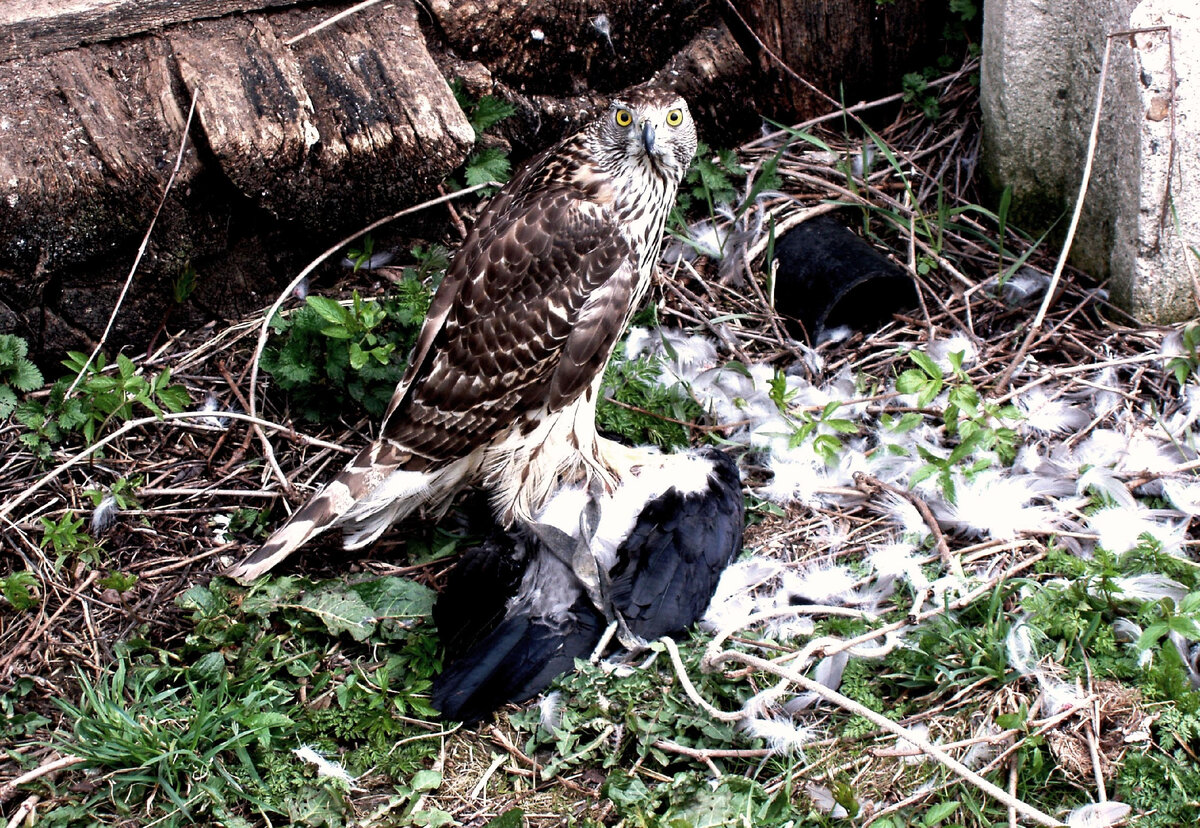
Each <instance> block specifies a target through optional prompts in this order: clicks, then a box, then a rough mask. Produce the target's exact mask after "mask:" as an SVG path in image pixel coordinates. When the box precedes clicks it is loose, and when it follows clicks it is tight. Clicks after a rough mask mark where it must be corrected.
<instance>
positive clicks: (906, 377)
mask: <svg viewBox="0 0 1200 828" xmlns="http://www.w3.org/2000/svg"><path fill="white" fill-rule="evenodd" d="M937 385H938V382H937V381H936V380H931V379H930V378H929V377H928V376H926V375H925V374H924V373H922V372H921V371H919V370H918V369H916V368H909V369H908V370H907V371H905V372H904V373H902V374H901V375H900V376H898V377H896V390H897V391H899V392H900V393H901V394H920V393H922V392H924V391H925V389H926V388H927V387H928V386H937ZM934 396H935V397H936V396H937V394H936V393H934Z"/></svg>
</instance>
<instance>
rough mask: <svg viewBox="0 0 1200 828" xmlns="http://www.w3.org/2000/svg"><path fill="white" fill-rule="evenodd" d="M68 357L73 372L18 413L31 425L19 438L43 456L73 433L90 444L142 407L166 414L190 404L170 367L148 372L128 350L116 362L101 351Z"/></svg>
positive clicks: (72, 353) (16, 413)
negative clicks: (173, 377)
mask: <svg viewBox="0 0 1200 828" xmlns="http://www.w3.org/2000/svg"><path fill="white" fill-rule="evenodd" d="M67 357H68V358H67V359H66V360H65V361H64V362H63V363H62V364H63V366H64V367H66V368H67V369H68V370H69V371H70V372H71V373H70V374H68V375H67V376H64V377H62V378H61V379H59V380H58V381H57V382H55V383H54V385H53V387H51V389H50V393H49V395H47V396H46V397H45V398H44V399H37V400H32V399H31V400H25V401H24V402H22V403H21V404H20V405H18V406H17V407H16V409H15V411H14V412H13V416H14V417H15V418H16V420H17V422H19V423H20V424H21V425H23V426H25V428H26V429H27V430H26V431H25V432H23V433H22V434H21V435H20V437H19V439H20V441H21V442H22V443H23V444H24V445H25V446H26V447H27V448H28V449H30V450H31V451H32V452H33V453H34V454H35V455H37V456H38V457H39V458H40V459H42V460H47V459H49V457H50V452H51V450H52V448H53V447H54V446H56V445H59V444H60V443H63V442H65V441H66V440H67V439H68V438H69V437H70V436H72V435H77V436H81V437H82V438H83V439H84V441H85V442H86V443H87V444H88V445H91V444H92V443H94V442H95V441H96V439H97V437H99V436H101V435H102V434H103V433H104V432H105V431H106V430H107V429H108V428H109V427H110V426H112V425H116V424H121V423H125V422H127V421H129V420H131V419H133V418H134V415H135V413H137V412H138V411H139V410H145V411H149V412H150V413H151V414H153V415H154V416H156V417H161V416H162V415H163V412H165V411H170V412H172V413H174V412H179V411H183V410H185V409H186V408H187V407H188V406H189V405H190V404H191V397H189V396H188V392H187V389H186V388H184V387H183V386H182V385H178V384H176V383H172V382H171V369H169V368H164V369H163V370H162V371H160V372H158V373H150V372H146V371H143V370H141V369H139V368H138V367H137V366H136V365H135V364H134V363H133V360H131V359H130V358H129V357H127V356H125V355H124V354H117V358H116V360H115V362H113V363H112V364H111V365H110V364H109V363H108V362H107V360H106V359H105V357H104V354H102V353H98V354H96V357H95V359H93V360H90V361H89V359H88V356H87V355H86V354H82V353H79V352H78V351H68V352H67ZM72 385H74V389H73V390H72V388H71V386H72Z"/></svg>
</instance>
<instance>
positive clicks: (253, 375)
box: [0, 181, 500, 514]
mask: <svg viewBox="0 0 1200 828" xmlns="http://www.w3.org/2000/svg"><path fill="white" fill-rule="evenodd" d="M498 186H500V185H499V184H498V183H496V182H495V181H488V182H485V183H483V184H476V185H475V186H473V187H465V188H463V189H461V190H456V191H455V192H453V193H450V194H449V195H444V196H438V197H437V198H433V199H430V200H428V201H423V202H421V203H420V204H414V205H413V206H412V207H405V208H404V209H403V210H400V211H399V212H397V213H392V215H390V216H386V217H384V218H381V219H379V220H378V221H374V222H371V223H370V224H368V225H367V226H366V227H364V228H362V229H361V230H357V231H355V232H354V233H352V234H350V235H349V236H346V237H345V238H344V239H342V240H341V241H339V242H337V243H336V244H334V245H333V246H332V247H330V248H329V249H327V250H326V251H325V252H324V253H322V254H321V255H319V256H317V258H315V259H313V260H312V261H311V262H309V263H308V265H307V266H306V267H305V268H304V269H303V270H301V271H300V273H299V274H297V275H296V278H294V279H292V281H291V282H289V283H288V286H287V287H286V288H284V289H283V292H282V293H280V294H279V297H278V298H277V299H276V300H275V303H274V304H273V305H271V307H270V309H269V310H268V311H267V313H266V316H265V317H264V318H263V322H262V326H261V327H260V328H259V331H258V344H257V345H256V346H255V348H254V358H253V359H252V360H251V362H250V393H249V399H248V402H249V405H248V406H247V411H249V412H250V416H251V417H257V416H258V409H257V402H258V396H257V391H258V368H259V363H260V361H261V360H262V352H263V349H264V348H265V347H266V346H267V337H268V336H269V335H270V333H271V320H272V319H274V318H275V314H276V313H277V312H278V311H279V309H280V308H281V307H283V303H284V302H285V301H287V298H288V296H289V295H291V293H292V291H293V290H295V289H296V286H297V285H299V284H300V283H301V282H302V281H304V280H305V279H307V278H308V275H309V274H310V273H312V272H313V271H314V270H316V269H317V267H318V266H319V265H320V264H321V263H322V262H324V261H325V260H326V259H328V258H329V257H330V256H332V255H334V254H335V253H337V252H338V251H339V250H341V249H342V248H343V247H345V246H346V245H347V244H349V243H350V242H352V241H354V240H355V239H357V238H358V237H360V236H363V235H365V234H367V233H370V232H371V231H372V230H374V229H376V228H377V227H382V226H383V225H385V224H387V223H388V222H391V221H395V220H396V219H398V218H402V217H403V216H407V215H411V214H412V213H416V212H419V211H421V210H424V209H426V208H428V207H434V206H436V205H438V204H444V203H446V202H448V201H453V200H455V199H457V198H461V197H463V196H465V195H469V194H471V193H474V192H477V191H479V190H482V189H483V188H484V187H498ZM255 431H256V432H257V433H258V436H259V441H260V442H261V443H262V447H263V453H264V454H265V455H266V457H267V460H268V462H270V464H271V467H272V468H273V469H275V470H276V476H277V477H278V478H279V479H280V481H281V483H282V485H283V488H284V491H291V485H290V484H289V483H288V481H287V478H286V477H285V476H284V474H283V472H282V470H280V469H279V463H278V462H277V461H276V460H275V451H274V449H273V448H272V447H271V441H270V440H268V439H267V435H266V434H265V433H264V432H263V431H262V429H260V428H258V427H257V426H256V427H255ZM0 514H2V513H0Z"/></svg>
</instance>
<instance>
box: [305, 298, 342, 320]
mask: <svg viewBox="0 0 1200 828" xmlns="http://www.w3.org/2000/svg"><path fill="white" fill-rule="evenodd" d="M305 302H306V303H307V304H308V306H309V307H310V308H312V309H313V310H314V311H315V312H316V313H317V314H318V315H319V316H320V317H321V318H322V319H324V320H325V321H326V322H332V323H333V324H335V325H345V324H346V320H347V319H349V318H350V312H349V311H347V310H346V309H345V308H343V307H342V306H341V305H339V304H338V303H337V302H336V301H334V300H333V299H328V298H326V297H324V296H309V297H308V298H307V299H305Z"/></svg>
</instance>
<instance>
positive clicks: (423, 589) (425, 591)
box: [350, 575, 437, 618]
mask: <svg viewBox="0 0 1200 828" xmlns="http://www.w3.org/2000/svg"><path fill="white" fill-rule="evenodd" d="M350 588H351V589H352V590H354V592H355V594H357V595H358V597H359V598H361V599H362V601H363V603H365V604H366V605H367V606H368V607H369V608H370V610H371V612H372V613H373V614H374V615H375V616H376V617H378V618H424V617H427V616H429V615H431V614H432V613H433V601H434V598H436V596H437V593H435V592H434V591H433V590H432V589H430V588H429V587H427V586H424V585H422V584H418V583H417V582H416V581H410V580H408V579H407V578H398V577H396V576H394V575H388V576H386V577H383V578H378V579H376V580H372V581H363V582H361V583H357V584H354V585H353V586H352V587H350Z"/></svg>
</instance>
